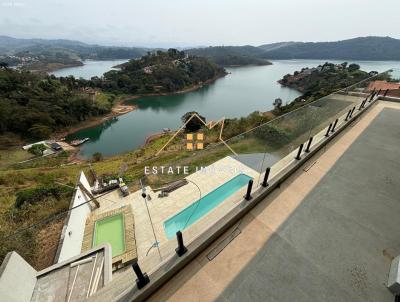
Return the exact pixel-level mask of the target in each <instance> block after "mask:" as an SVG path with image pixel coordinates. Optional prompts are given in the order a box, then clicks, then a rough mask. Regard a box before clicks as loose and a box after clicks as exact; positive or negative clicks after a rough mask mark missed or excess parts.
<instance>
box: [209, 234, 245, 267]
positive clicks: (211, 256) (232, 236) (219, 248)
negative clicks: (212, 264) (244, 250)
mask: <svg viewBox="0 0 400 302" xmlns="http://www.w3.org/2000/svg"><path fill="white" fill-rule="evenodd" d="M240 233H242V231H241V230H240V229H239V228H237V227H236V228H235V229H234V230H233V232H232V233H230V234H229V235H228V236H227V237H226V238H224V240H222V241H221V242H220V243H218V244H217V246H216V247H215V248H213V249H212V250H211V252H209V253H208V254H207V259H208V260H209V261H211V260H213V259H214V258H215V257H217V256H218V254H219V253H221V252H222V251H223V250H224V248H225V247H227V246H228V244H229V243H231V242H232V240H233V239H235V238H236V237H237V236H238V235H240Z"/></svg>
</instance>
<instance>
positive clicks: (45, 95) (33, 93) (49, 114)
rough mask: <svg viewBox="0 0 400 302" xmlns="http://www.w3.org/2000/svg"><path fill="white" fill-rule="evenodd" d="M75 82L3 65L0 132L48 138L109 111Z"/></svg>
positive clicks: (0, 91) (0, 96) (0, 74)
mask: <svg viewBox="0 0 400 302" xmlns="http://www.w3.org/2000/svg"><path fill="white" fill-rule="evenodd" d="M74 86H75V83H74V81H72V82H71V81H68V79H63V80H60V79H57V78H55V77H53V76H42V75H37V74H33V73H31V72H27V71H15V70H13V69H9V68H6V67H5V68H4V67H3V68H0V134H1V133H4V132H7V131H9V132H14V133H17V134H20V135H21V136H23V137H26V138H35V139H42V138H48V137H49V136H50V134H51V133H52V132H53V131H54V130H57V129H61V128H62V127H66V126H70V125H73V124H75V123H78V122H80V121H83V120H85V119H87V118H88V117H90V116H96V115H100V114H104V113H106V112H109V111H110V109H111V107H112V106H111V105H112V104H111V103H110V104H109V106H107V105H104V104H102V105H99V104H97V103H96V102H95V101H93V99H92V97H90V96H89V95H88V94H86V93H84V92H82V91H80V90H79V89H77V88H76V87H74Z"/></svg>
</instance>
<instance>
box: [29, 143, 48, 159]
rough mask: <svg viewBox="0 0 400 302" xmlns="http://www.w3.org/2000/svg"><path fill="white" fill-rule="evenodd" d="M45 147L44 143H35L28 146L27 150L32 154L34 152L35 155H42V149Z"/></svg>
mask: <svg viewBox="0 0 400 302" xmlns="http://www.w3.org/2000/svg"><path fill="white" fill-rule="evenodd" d="M46 149H47V148H46V146H45V145H43V144H36V145H33V146H32V147H30V148H29V149H28V152H30V153H32V154H34V155H36V156H41V155H43V151H44V150H46Z"/></svg>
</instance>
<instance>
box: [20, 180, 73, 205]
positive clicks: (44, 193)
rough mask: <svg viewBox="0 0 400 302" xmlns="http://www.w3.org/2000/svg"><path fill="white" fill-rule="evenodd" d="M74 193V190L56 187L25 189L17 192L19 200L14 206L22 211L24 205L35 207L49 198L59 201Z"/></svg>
mask: <svg viewBox="0 0 400 302" xmlns="http://www.w3.org/2000/svg"><path fill="white" fill-rule="evenodd" d="M72 191H73V189H72V188H68V187H65V186H55V185H50V186H39V187H36V188H30V189H24V190H21V191H19V192H17V194H16V196H17V199H16V200H15V204H14V206H15V207H16V208H18V209H20V208H21V207H22V206H24V205H28V204H31V205H33V204H35V203H38V202H41V201H43V200H44V199H45V198H47V197H54V198H56V199H57V200H58V199H60V198H61V197H62V196H65V195H68V194H71V193H72Z"/></svg>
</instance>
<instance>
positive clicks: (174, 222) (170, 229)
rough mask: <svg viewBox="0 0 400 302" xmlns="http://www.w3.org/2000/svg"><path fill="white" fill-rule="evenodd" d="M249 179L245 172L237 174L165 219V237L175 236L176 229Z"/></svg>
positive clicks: (214, 204)
mask: <svg viewBox="0 0 400 302" xmlns="http://www.w3.org/2000/svg"><path fill="white" fill-rule="evenodd" d="M250 179H252V178H251V177H250V176H248V175H246V174H239V175H237V176H235V177H234V178H232V179H231V180H229V181H228V182H226V183H224V184H223V185H221V186H219V187H218V188H216V189H215V190H214V191H211V192H210V193H208V194H207V195H205V196H203V197H202V198H200V199H199V200H197V201H195V202H194V203H192V204H191V205H190V206H188V207H186V208H185V209H183V210H182V211H180V212H179V213H178V214H176V215H174V216H173V217H171V218H169V219H168V220H166V221H165V222H164V230H165V233H166V235H167V238H168V239H171V238H173V237H175V234H176V232H177V231H182V230H184V229H186V228H187V227H189V226H190V225H192V224H193V223H195V222H196V221H197V220H199V219H200V218H201V217H203V216H204V215H206V214H207V213H208V212H210V211H211V210H212V209H214V208H215V207H216V206H217V205H219V204H220V203H222V202H223V201H224V200H225V199H227V198H228V197H230V196H231V195H233V194H234V193H235V192H237V191H238V190H239V189H241V188H243V187H244V186H246V185H247V184H248V182H249V180H250Z"/></svg>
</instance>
